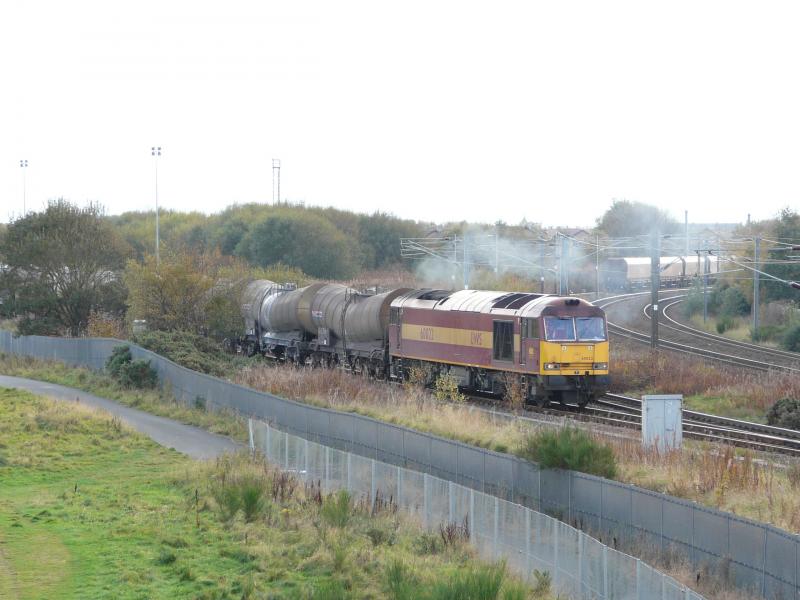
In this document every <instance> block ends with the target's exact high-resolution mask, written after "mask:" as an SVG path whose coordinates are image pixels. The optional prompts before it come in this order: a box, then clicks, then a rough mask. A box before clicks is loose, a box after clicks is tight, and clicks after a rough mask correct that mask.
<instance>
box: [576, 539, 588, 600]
mask: <svg viewBox="0 0 800 600" xmlns="http://www.w3.org/2000/svg"><path fill="white" fill-rule="evenodd" d="M585 537H586V535H585V534H584V533H583V532H582V531H578V597H579V598H580V597H582V596H583V539H584V538H585Z"/></svg>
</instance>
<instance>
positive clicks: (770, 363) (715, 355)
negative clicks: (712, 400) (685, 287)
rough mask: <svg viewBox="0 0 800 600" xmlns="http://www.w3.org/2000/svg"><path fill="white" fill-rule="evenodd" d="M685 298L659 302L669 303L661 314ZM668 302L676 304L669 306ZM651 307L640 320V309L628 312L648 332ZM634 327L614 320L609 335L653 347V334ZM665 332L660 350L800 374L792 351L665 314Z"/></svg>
mask: <svg viewBox="0 0 800 600" xmlns="http://www.w3.org/2000/svg"><path fill="white" fill-rule="evenodd" d="M670 293H672V292H670ZM647 296H649V292H643V293H638V294H625V295H622V296H612V297H609V298H604V299H601V300H598V301H597V302H596V304H597V305H598V306H600V307H601V308H603V309H607V308H608V307H610V306H615V305H619V304H621V303H623V302H630V301H632V300H637V299H638V300H641V299H642V298H643V297H647ZM684 297H685V294H684V295H679V296H668V297H665V298H661V299H660V300H659V303H667V304H666V306H665V309H664V312H662V314H665V312H666V308H669V307H671V306H673V305H674V304H677V303H678V302H679V301H681V300H683V298H684ZM669 301H673V302H672V303H669ZM649 307H650V304H649V303H647V304H645V306H644V310H643V312H642V314H641V318H639V317H638V314H639V309H638V307H637V308H636V309H634V310H633V311H631V312H629V314H630V315H631V316H633V315H637V316H636V317H635V318H634V320H636V319H638V321H639V323H640V324H641V323H644V324H645V325H646V327H647V328H648V330H649V326H650V324H649V319H650V314H649V312H648V308H649ZM609 319H610V317H609ZM664 321H667V322H664ZM634 327H635V325H629V326H628V327H623V326H621V325H618V324H616V323H614V322H612V321H611V320H609V321H608V331H609V333H611V334H614V335H616V336H618V337H622V338H626V339H630V340H632V341H635V342H639V343H643V344H650V333H649V332H648V333H645V332H643V331H641V330H639V329H636V328H634ZM666 331H669V337H665V336H661V337H660V339H659V347H661V348H665V349H668V350H673V351H675V352H681V353H683V354H693V355H697V356H702V357H704V358H708V359H711V360H715V361H717V362H721V363H725V364H729V365H733V366H737V367H745V368H748V369H753V370H757V371H789V372H794V373H800V356H798V355H797V354H794V353H791V352H788V353H787V352H784V351H782V350H774V349H772V348H766V347H764V346H758V345H756V344H749V343H746V342H737V341H736V340H731V339H729V338H723V337H722V336H717V335H714V334H711V333H707V332H704V331H700V330H697V329H694V328H692V327H689V326H687V325H683V324H681V323H679V322H677V321H676V320H675V319H673V318H672V317H669V316H668V314H666V315H665V317H664V319H663V321H662V322H661V324H660V327H659V333H662V332H666Z"/></svg>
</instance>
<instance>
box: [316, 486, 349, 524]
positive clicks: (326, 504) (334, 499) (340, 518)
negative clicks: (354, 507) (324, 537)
mask: <svg viewBox="0 0 800 600" xmlns="http://www.w3.org/2000/svg"><path fill="white" fill-rule="evenodd" d="M350 500H351V498H350V493H349V492H348V491H347V490H339V491H338V492H336V493H335V494H330V495H329V496H326V497H325V499H324V500H323V501H322V508H320V511H319V514H320V517H322V520H323V521H325V523H327V524H328V525H330V526H331V527H347V524H348V523H349V522H350V511H351V507H350Z"/></svg>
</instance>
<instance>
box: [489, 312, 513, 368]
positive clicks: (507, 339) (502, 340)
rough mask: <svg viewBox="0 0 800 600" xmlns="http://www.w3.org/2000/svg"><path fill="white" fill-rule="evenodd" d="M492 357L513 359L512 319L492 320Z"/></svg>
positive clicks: (495, 358)
mask: <svg viewBox="0 0 800 600" xmlns="http://www.w3.org/2000/svg"><path fill="white" fill-rule="evenodd" d="M492 333H493V337H492V358H494V360H514V321H494V328H493V331H492Z"/></svg>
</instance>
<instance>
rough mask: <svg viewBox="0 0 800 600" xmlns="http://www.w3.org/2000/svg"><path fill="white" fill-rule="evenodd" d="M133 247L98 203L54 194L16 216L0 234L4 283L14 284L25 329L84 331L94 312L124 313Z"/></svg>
mask: <svg viewBox="0 0 800 600" xmlns="http://www.w3.org/2000/svg"><path fill="white" fill-rule="evenodd" d="M129 253H130V247H129V246H128V245H127V244H126V243H125V242H124V241H123V240H122V239H121V237H120V236H119V235H118V234H117V233H116V231H114V229H113V228H112V227H111V225H110V224H109V223H108V221H106V220H105V219H104V218H103V211H102V208H101V207H100V205H98V204H90V205H88V206H86V207H83V208H80V207H78V206H76V205H74V204H70V203H69V202H67V201H66V200H64V199H59V200H53V201H51V202H49V203H48V205H47V208H46V209H45V210H44V211H43V212H40V213H36V212H34V213H29V214H28V215H26V216H24V217H21V218H19V219H17V220H15V221H13V222H12V223H11V224H10V225H9V226H8V228H7V231H6V233H5V235H4V236H3V238H2V240H0V262H4V263H5V264H6V270H5V271H4V272H3V274H2V275H0V277H1V278H2V280H3V281H2V283H0V289H3V288H5V289H10V290H14V296H15V298H14V304H15V311H16V313H17V314H19V315H24V317H23V318H22V320H21V321H20V322H19V324H18V330H19V332H20V333H22V334H47V335H53V334H59V333H63V332H67V333H69V334H70V335H80V334H81V333H83V331H84V330H85V329H86V325H87V323H88V320H89V315H90V314H91V313H92V312H107V313H112V314H116V315H119V314H122V313H123V312H124V300H125V288H124V286H123V285H122V283H121V281H120V279H119V275H118V273H119V271H120V270H121V268H122V266H123V265H124V262H125V258H126V256H127V255H128V254H129Z"/></svg>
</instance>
